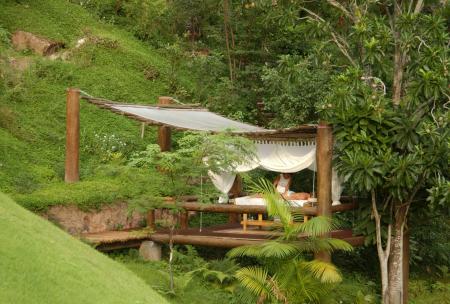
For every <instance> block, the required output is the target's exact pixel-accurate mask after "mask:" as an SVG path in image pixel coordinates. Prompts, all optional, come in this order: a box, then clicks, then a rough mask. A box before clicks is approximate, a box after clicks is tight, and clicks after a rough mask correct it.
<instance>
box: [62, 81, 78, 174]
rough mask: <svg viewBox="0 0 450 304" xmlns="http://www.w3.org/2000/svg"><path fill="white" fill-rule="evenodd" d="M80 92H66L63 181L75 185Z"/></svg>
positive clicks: (76, 90) (71, 90) (75, 90)
mask: <svg viewBox="0 0 450 304" xmlns="http://www.w3.org/2000/svg"><path fill="white" fill-rule="evenodd" d="M79 148H80V91H79V90H78V89H73V88H71V89H68V90H67V101H66V164H65V175H64V180H65V182H66V183H75V182H78V181H79V180H80V174H79V159H80V152H79V150H80V149H79Z"/></svg>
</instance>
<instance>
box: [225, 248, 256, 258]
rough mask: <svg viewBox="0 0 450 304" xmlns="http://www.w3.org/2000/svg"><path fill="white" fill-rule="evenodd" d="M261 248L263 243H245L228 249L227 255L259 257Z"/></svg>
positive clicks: (233, 256) (232, 256)
mask: <svg viewBox="0 0 450 304" xmlns="http://www.w3.org/2000/svg"><path fill="white" fill-rule="evenodd" d="M260 250H261V245H244V246H240V247H236V248H233V249H231V250H230V251H228V253H227V255H228V256H229V257H231V258H237V257H243V256H247V257H258V256H259V253H260Z"/></svg>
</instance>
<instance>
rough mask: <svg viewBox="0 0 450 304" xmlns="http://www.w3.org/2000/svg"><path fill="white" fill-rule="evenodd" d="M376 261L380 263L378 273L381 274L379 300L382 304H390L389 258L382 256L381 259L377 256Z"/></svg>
mask: <svg viewBox="0 0 450 304" xmlns="http://www.w3.org/2000/svg"><path fill="white" fill-rule="evenodd" d="M378 259H379V261H380V272H381V299H382V303H383V304H390V301H389V276H388V274H389V272H388V269H389V268H388V266H389V263H388V261H389V257H388V256H384V255H383V257H381V256H380V255H378Z"/></svg>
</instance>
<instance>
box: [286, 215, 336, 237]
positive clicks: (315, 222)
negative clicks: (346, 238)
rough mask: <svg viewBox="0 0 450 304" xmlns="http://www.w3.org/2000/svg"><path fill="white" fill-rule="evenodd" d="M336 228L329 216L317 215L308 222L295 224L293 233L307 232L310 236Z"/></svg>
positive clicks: (320, 234)
mask: <svg viewBox="0 0 450 304" xmlns="http://www.w3.org/2000/svg"><path fill="white" fill-rule="evenodd" d="M334 228H336V226H335V225H334V224H333V221H332V220H331V218H329V217H327V216H316V217H313V218H312V219H310V220H309V221H307V222H306V223H299V224H295V225H294V227H293V228H292V230H291V232H292V233H306V234H307V235H309V236H313V237H314V236H322V235H324V234H326V233H328V232H330V231H331V230H333V229H334Z"/></svg>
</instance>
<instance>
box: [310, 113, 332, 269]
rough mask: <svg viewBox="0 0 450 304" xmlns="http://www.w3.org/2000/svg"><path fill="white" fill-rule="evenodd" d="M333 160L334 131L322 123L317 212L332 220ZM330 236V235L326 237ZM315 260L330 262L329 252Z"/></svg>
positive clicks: (317, 146)
mask: <svg viewBox="0 0 450 304" xmlns="http://www.w3.org/2000/svg"><path fill="white" fill-rule="evenodd" d="M332 160H333V129H332V128H331V126H330V125H328V124H327V123H326V122H323V121H321V122H320V123H319V126H318V128H317V138H316V164H317V204H318V206H317V209H318V210H317V211H318V215H322V216H328V217H330V218H331V177H332V174H331V170H332ZM326 236H328V235H326ZM314 257H315V259H317V260H320V261H324V262H330V261H331V255H330V254H329V253H328V252H317V253H316V254H315V255H314Z"/></svg>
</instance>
